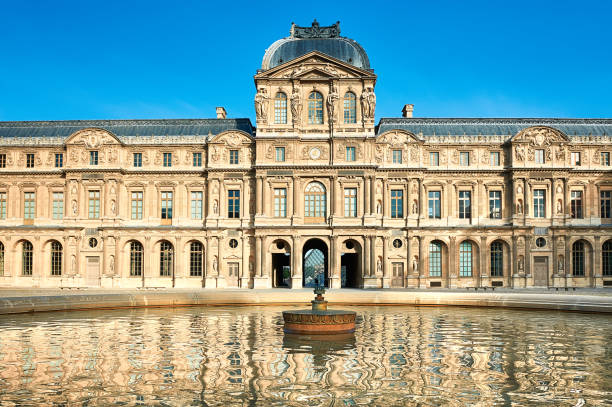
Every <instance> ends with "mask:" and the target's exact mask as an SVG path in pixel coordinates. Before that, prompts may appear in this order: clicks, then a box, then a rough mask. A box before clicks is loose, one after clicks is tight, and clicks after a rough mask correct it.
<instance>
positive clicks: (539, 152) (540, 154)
mask: <svg viewBox="0 0 612 407" xmlns="http://www.w3.org/2000/svg"><path fill="white" fill-rule="evenodd" d="M544 153H545V152H544V149H542V148H537V149H536V150H535V152H534V160H535V163H536V164H546V158H545V154H544Z"/></svg>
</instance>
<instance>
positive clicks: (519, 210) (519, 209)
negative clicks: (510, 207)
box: [516, 199, 523, 214]
mask: <svg viewBox="0 0 612 407" xmlns="http://www.w3.org/2000/svg"><path fill="white" fill-rule="evenodd" d="M516 213H518V214H521V213H523V201H522V200H520V199H519V200H518V202H517V203H516Z"/></svg>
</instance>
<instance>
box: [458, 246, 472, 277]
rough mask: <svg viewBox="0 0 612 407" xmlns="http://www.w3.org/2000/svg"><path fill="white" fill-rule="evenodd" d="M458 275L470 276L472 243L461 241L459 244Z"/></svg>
mask: <svg viewBox="0 0 612 407" xmlns="http://www.w3.org/2000/svg"><path fill="white" fill-rule="evenodd" d="M459 277H472V244H471V243H470V242H461V245H460V246H459Z"/></svg>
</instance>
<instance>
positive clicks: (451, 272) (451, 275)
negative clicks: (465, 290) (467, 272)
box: [447, 236, 458, 288]
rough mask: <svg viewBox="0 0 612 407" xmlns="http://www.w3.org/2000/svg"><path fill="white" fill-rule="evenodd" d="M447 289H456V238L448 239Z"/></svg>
mask: <svg viewBox="0 0 612 407" xmlns="http://www.w3.org/2000/svg"><path fill="white" fill-rule="evenodd" d="M448 257H449V258H448V273H447V274H448V287H449V288H457V271H458V270H457V237H456V236H451V237H450V246H449V250H448Z"/></svg>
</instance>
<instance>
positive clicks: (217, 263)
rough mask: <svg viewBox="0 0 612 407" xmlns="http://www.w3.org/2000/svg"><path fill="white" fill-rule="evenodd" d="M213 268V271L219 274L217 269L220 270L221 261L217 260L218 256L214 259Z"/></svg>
mask: <svg viewBox="0 0 612 407" xmlns="http://www.w3.org/2000/svg"><path fill="white" fill-rule="evenodd" d="M212 268H213V273H215V274H217V271H218V270H219V261H218V260H217V256H215V258H214V259H213V264H212Z"/></svg>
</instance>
